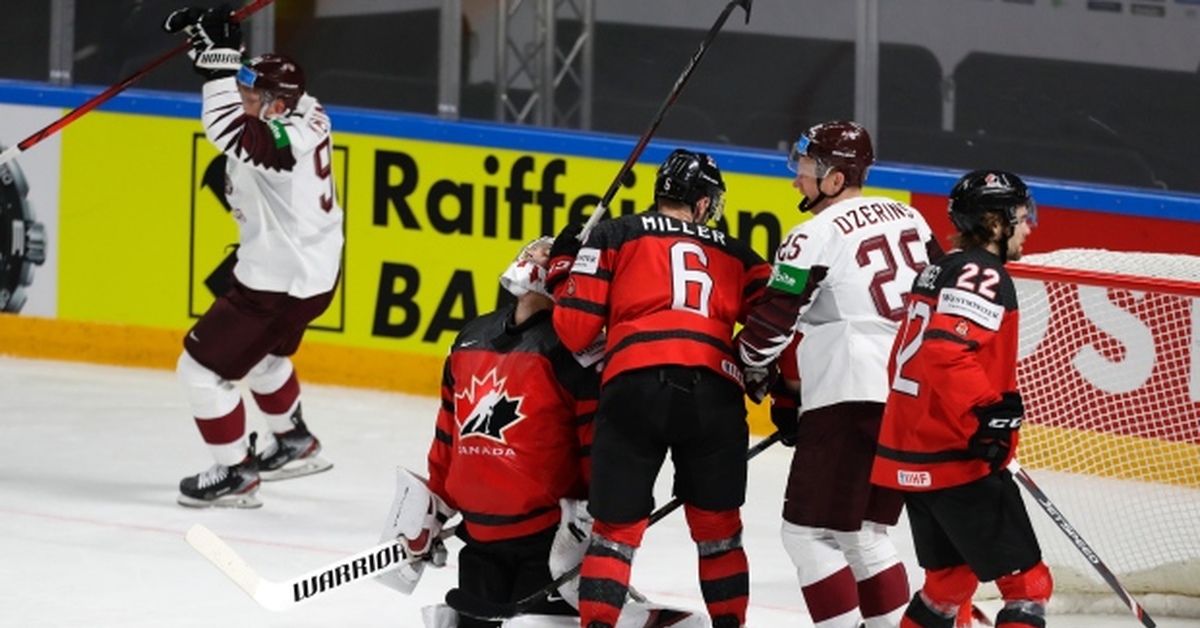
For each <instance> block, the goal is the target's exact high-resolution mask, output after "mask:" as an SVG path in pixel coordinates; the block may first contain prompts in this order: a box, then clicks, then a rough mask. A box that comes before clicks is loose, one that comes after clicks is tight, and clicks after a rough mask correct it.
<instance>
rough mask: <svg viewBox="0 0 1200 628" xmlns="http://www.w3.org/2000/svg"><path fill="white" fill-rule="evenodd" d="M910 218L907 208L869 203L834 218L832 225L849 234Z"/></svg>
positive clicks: (896, 204) (891, 203) (889, 204)
mask: <svg viewBox="0 0 1200 628" xmlns="http://www.w3.org/2000/svg"><path fill="white" fill-rule="evenodd" d="M911 217H912V216H911V214H909V209H908V207H905V206H904V205H901V204H900V203H894V202H890V203H871V204H870V205H859V206H858V207H855V208H854V209H852V210H850V211H848V212H846V213H844V214H842V215H840V216H838V217H836V218H834V219H833V223H834V224H836V225H837V226H838V229H841V230H842V233H845V234H849V233H850V232H852V231H854V230H855V229H861V228H863V227H869V226H871V225H878V224H880V223H884V222H892V221H893V220H908V219H909V218H911Z"/></svg>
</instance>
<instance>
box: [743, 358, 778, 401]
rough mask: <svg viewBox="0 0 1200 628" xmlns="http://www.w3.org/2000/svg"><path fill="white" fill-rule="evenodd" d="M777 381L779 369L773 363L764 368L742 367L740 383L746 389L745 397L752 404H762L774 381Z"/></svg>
mask: <svg viewBox="0 0 1200 628" xmlns="http://www.w3.org/2000/svg"><path fill="white" fill-rule="evenodd" d="M777 379H779V368H778V367H777V366H776V365H775V363H774V362H772V363H770V364H767V365H766V366H743V367H742V383H743V384H744V385H745V387H746V396H747V397H749V398H750V401H753V402H754V403H762V402H763V399H766V398H767V395H768V394H770V392H771V387H772V386H774V385H775V380H777Z"/></svg>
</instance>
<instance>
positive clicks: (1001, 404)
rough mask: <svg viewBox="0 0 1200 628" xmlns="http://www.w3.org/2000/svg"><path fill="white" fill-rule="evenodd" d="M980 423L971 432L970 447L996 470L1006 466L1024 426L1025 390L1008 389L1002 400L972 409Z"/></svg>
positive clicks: (973, 452)
mask: <svg viewBox="0 0 1200 628" xmlns="http://www.w3.org/2000/svg"><path fill="white" fill-rule="evenodd" d="M972 411H973V412H974V413H975V418H976V419H978V420H979V427H978V428H976V429H975V433H974V434H972V435H971V440H970V441H968V443H967V449H968V451H970V452H971V454H972V455H974V456H975V457H977V458H980V459H982V460H986V461H987V462H988V464H990V465H991V467H992V471H993V472H995V471H997V470H999V469H1000V467H1002V466H1004V463H1005V462H1006V461H1007V460H1008V457H1009V454H1010V453H1011V452H1012V443H1013V437H1014V435H1015V434H1016V432H1017V430H1019V429H1021V421H1022V419H1023V418H1024V417H1025V405H1024V404H1023V403H1021V393H1019V392H1015V391H1014V392H1006V393H1004V394H1003V395H1002V396H1001V399H1000V401H997V402H996V403H992V404H988V405H986V406H977V407H976V408H974V409H973V410H972Z"/></svg>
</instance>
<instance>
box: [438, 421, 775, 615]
mask: <svg viewBox="0 0 1200 628" xmlns="http://www.w3.org/2000/svg"><path fill="white" fill-rule="evenodd" d="M781 438H782V435H781V434H780V433H779V432H775V433H774V434H771V435H770V436H768V437H766V438H764V439H762V440H761V441H759V442H757V443H755V444H754V446H752V447H751V448H750V449H747V450H746V459H747V460H750V459H751V458H753V457H755V456H757V455H758V454H760V453H762V452H763V450H765V449H766V448H768V447H770V446H771V445H774V444H775V443H777V442H779V440H780V439H781ZM682 505H683V502H682V501H681V500H680V499H679V498H678V497H676V498H674V499H672V500H671V501H669V502H667V503H666V504H663V505H662V506H661V507H660V508H659V509H658V510H655V511H654V512H652V513H650V522H649V523H648V524H647V527H649V526H652V525H654V524H655V523H658V522H659V521H661V520H662V519H663V518H664V517H666V516H667V515H669V514H671V513H672V512H674V511H675V510H677V509H678V508H679V507H680V506H682ZM582 568H583V564H582V563H580V564H579V565H575V566H574V567H572V568H571V570H570V571H568V572H566V573H564V574H563V575H561V576H559V577H557V578H555V579H554V581H553V582H551V583H550V584H547V585H546V586H544V587H542V588H541V589H538V590H537V591H534V592H533V593H530V594H529V595H527V596H525V597H523V598H521V599H519V600H517V601H516V602H490V601H488V600H483V599H480V598H478V597H475V596H474V595H471V594H470V593H467V592H466V591H463V590H462V589H458V588H454V589H450V590H449V591H447V592H446V604H447V605H449V606H450V607H451V608H453V609H454V610H456V611H458V612H460V613H462V614H463V615H467V616H469V617H474V618H475V619H482V620H485V621H502V620H505V619H508V618H510V617H515V616H517V615H520V614H522V613H524V612H526V611H528V610H529V609H530V607H532V606H533V605H534V604H537V603H538V602H540V601H541V600H542V598H545V597H546V596H547V595H550V593H551V592H553V591H557V590H558V588H559V587H561V586H562V585H564V584H566V583H567V582H570V581H571V579H573V578H575V577H576V576H578V575H579V571H580V569H582Z"/></svg>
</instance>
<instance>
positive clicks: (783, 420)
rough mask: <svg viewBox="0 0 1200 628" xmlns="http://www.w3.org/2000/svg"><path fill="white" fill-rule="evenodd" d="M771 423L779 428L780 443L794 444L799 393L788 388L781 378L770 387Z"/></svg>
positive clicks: (797, 424)
mask: <svg viewBox="0 0 1200 628" xmlns="http://www.w3.org/2000/svg"><path fill="white" fill-rule="evenodd" d="M771 423H774V424H775V429H776V430H779V443H780V444H782V445H783V446H784V447H795V446H796V432H797V431H798V430H799V429H800V395H799V394H797V393H794V392H792V391H791V390H789V389H788V387H787V384H785V383H784V380H783V378H780V379H779V380H778V381H777V382H776V384H775V386H774V387H772V389H771Z"/></svg>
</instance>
